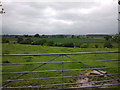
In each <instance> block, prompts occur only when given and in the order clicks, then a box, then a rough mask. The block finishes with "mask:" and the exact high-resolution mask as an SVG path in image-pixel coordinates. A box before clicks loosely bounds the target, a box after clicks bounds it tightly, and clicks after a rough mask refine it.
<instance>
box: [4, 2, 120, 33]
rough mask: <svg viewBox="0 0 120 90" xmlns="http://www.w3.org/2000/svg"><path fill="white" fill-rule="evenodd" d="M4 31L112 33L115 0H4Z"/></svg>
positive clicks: (115, 7) (113, 30)
mask: <svg viewBox="0 0 120 90" xmlns="http://www.w3.org/2000/svg"><path fill="white" fill-rule="evenodd" d="M3 6H4V9H5V11H6V13H5V14H3V19H2V33H3V34H36V33H38V34H77V35H79V34H80V35H81V34H91V33H94V34H96V33H97V34H115V33H117V32H118V21H117V18H118V5H117V1H116V2H115V0H99V1H97V0H96V1H94V2H4V5H3Z"/></svg>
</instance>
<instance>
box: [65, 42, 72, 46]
mask: <svg viewBox="0 0 120 90" xmlns="http://www.w3.org/2000/svg"><path fill="white" fill-rule="evenodd" d="M63 47H74V43H72V42H68V43H63Z"/></svg>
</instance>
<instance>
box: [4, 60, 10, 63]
mask: <svg viewBox="0 0 120 90" xmlns="http://www.w3.org/2000/svg"><path fill="white" fill-rule="evenodd" d="M2 63H10V62H9V61H8V60H6V61H2Z"/></svg>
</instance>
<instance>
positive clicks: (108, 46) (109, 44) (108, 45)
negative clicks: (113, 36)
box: [104, 42, 113, 48]
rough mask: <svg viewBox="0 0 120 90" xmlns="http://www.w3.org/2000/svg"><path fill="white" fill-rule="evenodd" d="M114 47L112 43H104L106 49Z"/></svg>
mask: <svg viewBox="0 0 120 90" xmlns="http://www.w3.org/2000/svg"><path fill="white" fill-rule="evenodd" d="M112 47H113V45H112V44H111V43H110V42H106V43H104V48H112Z"/></svg>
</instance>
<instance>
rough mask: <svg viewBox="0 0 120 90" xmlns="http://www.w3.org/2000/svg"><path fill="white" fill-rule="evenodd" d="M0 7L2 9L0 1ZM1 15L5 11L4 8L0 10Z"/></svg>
mask: <svg viewBox="0 0 120 90" xmlns="http://www.w3.org/2000/svg"><path fill="white" fill-rule="evenodd" d="M0 7H2V2H1V1H0ZM3 13H5V10H4V8H1V10H0V14H3Z"/></svg>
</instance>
